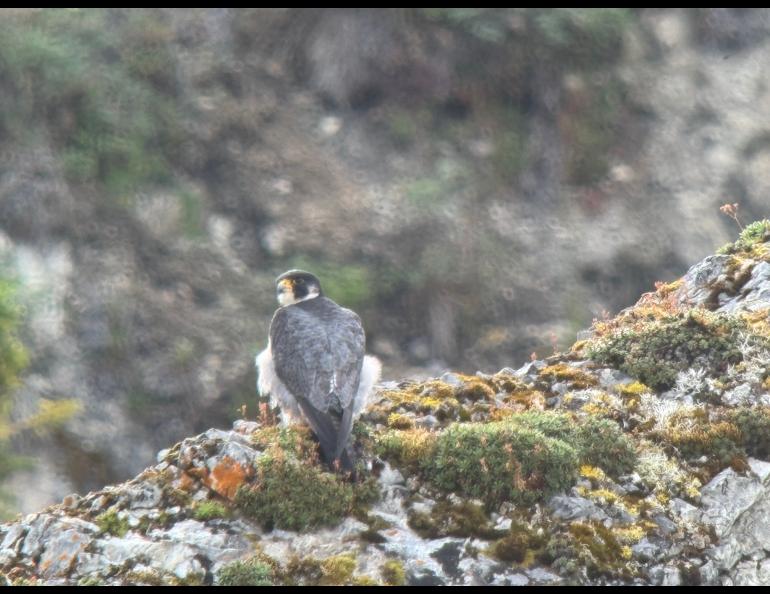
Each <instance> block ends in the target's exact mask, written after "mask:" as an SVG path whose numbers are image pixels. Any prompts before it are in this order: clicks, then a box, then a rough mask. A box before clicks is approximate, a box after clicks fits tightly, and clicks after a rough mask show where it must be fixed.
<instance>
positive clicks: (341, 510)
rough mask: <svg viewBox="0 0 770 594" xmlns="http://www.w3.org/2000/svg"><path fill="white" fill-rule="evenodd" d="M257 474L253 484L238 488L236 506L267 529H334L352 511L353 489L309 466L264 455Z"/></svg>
mask: <svg viewBox="0 0 770 594" xmlns="http://www.w3.org/2000/svg"><path fill="white" fill-rule="evenodd" d="M258 474H259V476H258V479H257V481H256V482H255V484H254V485H251V486H245V485H244V486H242V487H241V488H240V489H238V493H237V495H236V504H237V505H238V507H239V508H240V509H242V510H243V512H244V513H245V514H246V515H247V516H249V517H252V518H254V519H255V520H257V521H258V522H259V523H260V524H262V525H263V526H264V527H265V528H266V529H268V530H269V529H272V528H273V527H275V528H282V529H286V530H305V529H309V528H315V527H318V526H333V525H336V524H337V523H339V522H340V521H341V520H342V519H343V518H344V517H345V516H346V515H348V513H350V512H351V510H352V508H353V501H354V498H353V487H352V486H351V485H350V484H348V483H345V482H343V480H342V479H341V478H340V477H338V476H336V475H334V474H331V473H329V472H324V471H322V470H321V469H320V468H318V467H317V466H314V465H312V464H308V463H303V462H300V461H297V460H293V459H290V458H287V457H284V456H269V455H266V456H264V457H263V458H261V459H260V460H259V462H258Z"/></svg>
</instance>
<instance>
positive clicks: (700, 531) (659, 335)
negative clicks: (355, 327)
mask: <svg viewBox="0 0 770 594" xmlns="http://www.w3.org/2000/svg"><path fill="white" fill-rule="evenodd" d="M722 252H723V253H722V254H721V255H718V256H715V257H710V258H707V259H706V260H704V261H703V262H701V263H699V264H698V265H696V266H694V267H693V268H691V269H690V271H689V272H688V273H687V274H686V275H685V276H684V277H683V278H682V279H680V280H679V281H677V282H675V283H671V284H669V285H660V286H659V287H658V288H657V290H656V291H655V292H654V293H649V294H646V295H644V296H643V297H642V298H641V299H640V300H639V302H638V303H637V304H636V305H634V306H633V307H631V308H628V309H627V310H624V311H623V312H621V313H620V314H619V315H618V316H617V317H616V318H613V319H608V320H602V321H597V322H596V323H595V324H594V326H593V327H592V328H591V330H590V331H589V332H585V333H582V340H580V341H578V342H577V343H575V345H573V347H572V349H571V350H570V351H569V352H567V353H561V354H556V355H554V356H552V357H549V358H548V359H545V360H533V361H530V362H528V363H527V364H525V365H524V366H522V367H520V368H519V369H516V370H514V369H511V368H505V369H502V370H501V371H499V372H498V373H495V374H493V375H486V374H483V373H478V374H476V375H475V376H467V375H462V374H455V373H447V374H444V375H443V376H442V377H441V378H437V379H434V380H429V381H426V382H421V383H418V382H411V381H406V382H400V383H398V382H387V383H384V384H382V385H380V386H379V387H378V390H377V393H376V395H375V397H374V399H373V402H372V403H371V404H370V406H369V407H368V409H367V410H366V412H365V413H364V415H363V416H362V418H361V419H360V421H359V422H358V423H357V424H356V426H355V427H354V436H355V447H356V449H357V450H358V452H359V455H360V458H361V460H362V461H365V467H364V468H362V472H361V476H360V477H359V480H358V482H355V483H352V482H350V481H349V480H347V479H346V478H345V477H343V476H339V475H335V474H332V473H330V472H328V470H327V469H325V468H324V467H323V466H322V465H321V464H320V462H319V460H318V453H317V446H316V444H315V442H314V440H313V438H312V435H311V434H310V433H309V432H308V431H307V430H304V429H301V428H293V429H289V428H282V427H280V426H279V425H277V424H276V418H275V417H274V415H273V412H272V411H269V410H267V409H266V408H264V407H263V409H262V411H261V415H260V418H259V419H258V420H251V421H249V420H241V421H236V422H235V424H234V425H233V428H232V430H230V431H225V430H219V429H210V430H208V431H206V432H205V433H202V434H200V435H198V436H196V437H192V438H187V439H184V440H183V441H181V442H180V443H178V444H176V445H174V446H173V447H172V448H170V449H167V450H163V451H161V452H160V453H159V454H158V461H157V464H156V465H154V466H152V467H150V468H148V469H146V470H145V471H144V472H142V473H141V474H140V475H139V476H137V477H136V478H135V479H133V480H131V481H128V482H126V483H122V484H119V485H115V486H111V487H106V488H104V489H102V490H100V491H95V492H92V493H89V494H87V495H85V496H82V497H81V496H78V495H71V496H69V497H66V498H65V499H64V501H62V503H60V504H58V505H55V506H52V507H49V508H47V509H45V510H43V511H41V512H39V513H33V514H30V515H28V516H26V517H24V518H21V519H19V520H17V521H15V522H12V523H8V524H4V525H3V526H2V527H0V566H1V567H2V571H3V575H4V576H5V579H6V580H7V581H8V582H9V583H16V584H20V583H35V584H40V583H42V584H230V585H250V584H251V585H260V584H375V583H377V584H403V583H407V584H414V585H418V584H420V585H433V584H467V585H478V584H495V585H535V584H567V583H578V584H640V585H641V584H656V585H661V584H662V585H696V584H704V585H705V584H708V585H717V584H741V585H744V584H746V585H748V584H767V583H770V557H768V556H767V555H768V554H767V551H766V542H767V539H768V531H770V438H768V435H770V380H769V379H768V371H767V370H768V365H767V362H768V361H770V323H769V320H768V312H770V300H768V299H767V282H768V279H767V275H766V270H767V267H768V263H770V223H768V222H766V221H763V222H760V223H756V224H753V225H751V226H749V227H748V228H747V229H746V230H745V231H744V232H743V234H742V235H741V238H740V239H739V240H738V241H737V242H736V243H735V244H732V245H730V246H726V247H725V248H723V250H722ZM650 357H653V359H654V365H649V364H648V360H649V358H650Z"/></svg>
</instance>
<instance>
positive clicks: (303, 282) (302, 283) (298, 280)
mask: <svg viewBox="0 0 770 594" xmlns="http://www.w3.org/2000/svg"><path fill="white" fill-rule="evenodd" d="M294 282H296V283H297V284H298V285H304V284H305V279H304V278H298V279H297V280H296V281H294Z"/></svg>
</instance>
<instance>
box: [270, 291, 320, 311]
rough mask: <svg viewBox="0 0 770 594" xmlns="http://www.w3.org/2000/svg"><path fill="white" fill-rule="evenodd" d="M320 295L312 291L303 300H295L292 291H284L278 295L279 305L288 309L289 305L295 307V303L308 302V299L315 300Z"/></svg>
mask: <svg viewBox="0 0 770 594" xmlns="http://www.w3.org/2000/svg"><path fill="white" fill-rule="evenodd" d="M318 295H320V293H319V292H318V291H316V290H313V291H310V292H309V293H308V294H307V295H305V296H304V297H302V298H301V299H295V298H294V295H292V293H291V292H290V291H283V292H282V293H281V294H279V295H278V303H279V304H280V305H281V307H286V306H287V305H294V304H295V303H299V302H300V301H307V300H308V299H315V298H316V297H318Z"/></svg>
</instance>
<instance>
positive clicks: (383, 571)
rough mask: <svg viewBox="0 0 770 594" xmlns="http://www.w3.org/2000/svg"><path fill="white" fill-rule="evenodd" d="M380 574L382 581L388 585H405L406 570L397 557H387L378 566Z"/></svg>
mask: <svg viewBox="0 0 770 594" xmlns="http://www.w3.org/2000/svg"><path fill="white" fill-rule="evenodd" d="M380 575H382V581H383V582H385V583H386V584H387V585H388V586H404V585H406V572H405V571H404V564H403V563H401V561H400V560H398V559H389V560H387V561H385V563H383V564H382V567H380Z"/></svg>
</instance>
